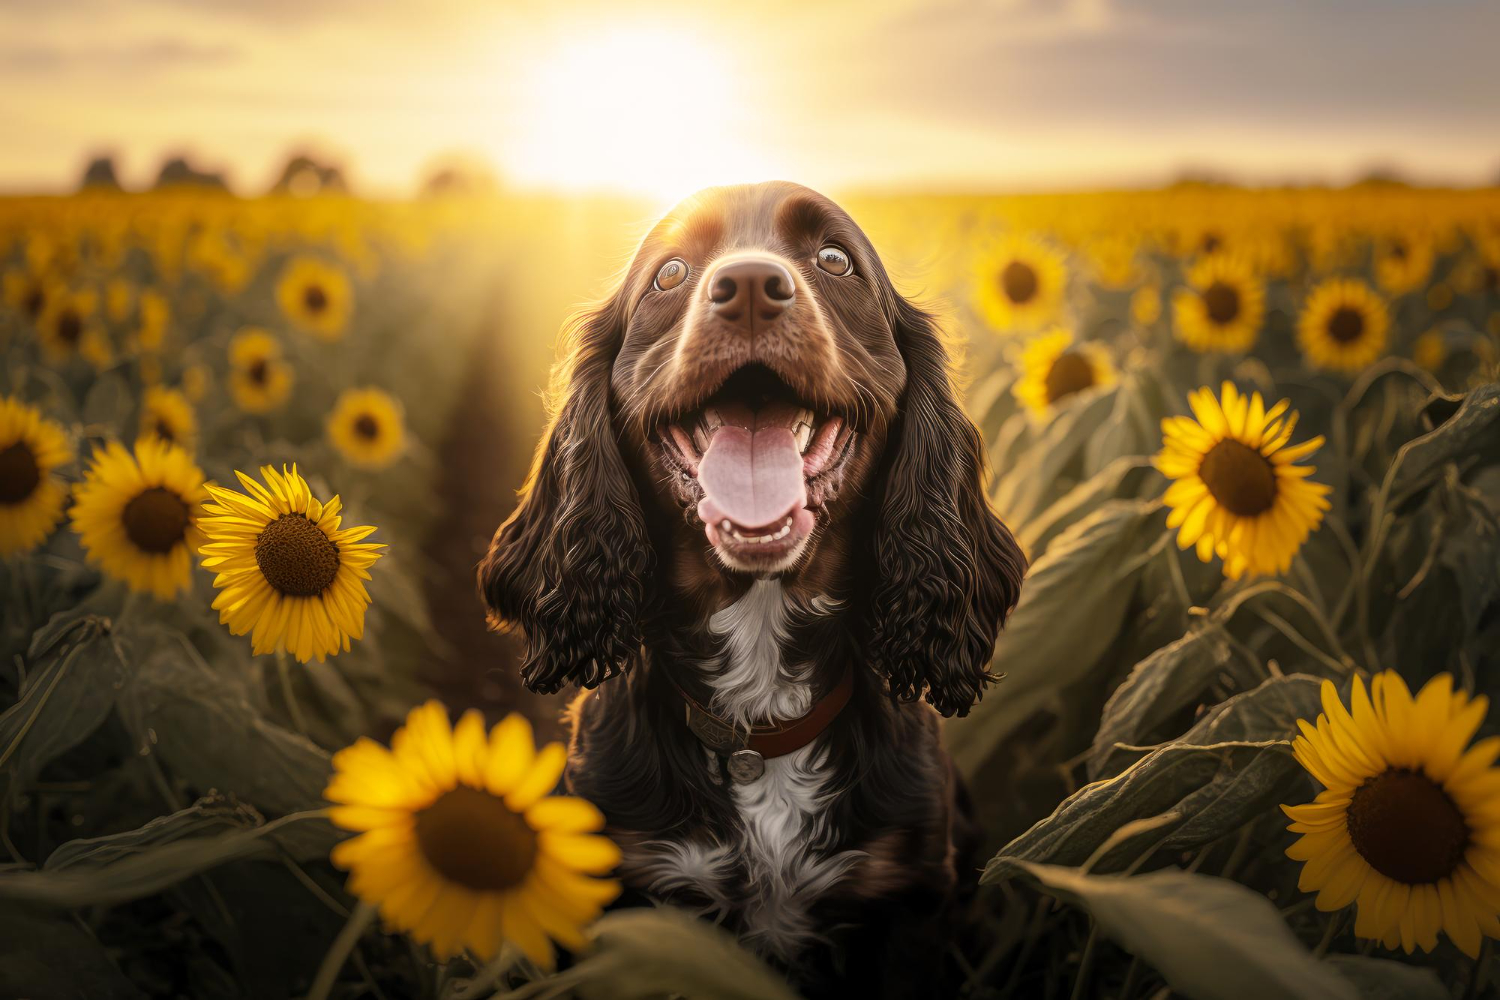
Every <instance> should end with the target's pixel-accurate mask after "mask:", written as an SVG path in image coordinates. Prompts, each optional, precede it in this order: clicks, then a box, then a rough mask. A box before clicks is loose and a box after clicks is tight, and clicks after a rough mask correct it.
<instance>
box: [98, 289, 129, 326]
mask: <svg viewBox="0 0 1500 1000" xmlns="http://www.w3.org/2000/svg"><path fill="white" fill-rule="evenodd" d="M134 309H135V286H134V285H132V284H131V283H130V282H129V281H127V280H126V279H124V278H112V279H110V282H109V284H108V285H106V286H105V288H104V312H105V315H107V316H108V317H109V320H110V322H111V323H123V322H125V320H126V319H128V318H129V317H130V313H131V311H132V310H134Z"/></svg>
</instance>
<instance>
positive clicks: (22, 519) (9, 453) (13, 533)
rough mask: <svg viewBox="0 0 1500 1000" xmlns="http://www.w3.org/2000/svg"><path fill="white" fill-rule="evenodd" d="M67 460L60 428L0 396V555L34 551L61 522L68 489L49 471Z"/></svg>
mask: <svg viewBox="0 0 1500 1000" xmlns="http://www.w3.org/2000/svg"><path fill="white" fill-rule="evenodd" d="M71 461H73V446H72V445H71V444H69V443H68V438H67V435H66V434H65V433H64V432H63V429H62V425H60V424H57V423H54V422H53V421H51V420H47V419H45V418H44V417H43V416H42V414H41V411H40V410H38V409H37V408H36V407H34V406H27V405H26V404H25V403H23V402H21V401H20V400H19V399H16V398H14V397H11V396H4V397H0V556H9V555H14V554H15V553H17V552H25V551H26V550H28V549H31V548H35V547H36V546H37V545H40V544H41V543H42V542H43V541H44V540H45V539H46V537H47V536H48V535H50V534H51V533H52V529H53V528H54V527H56V526H57V522H58V521H61V520H62V510H63V502H64V501H65V500H66V499H67V491H66V490H65V489H64V488H63V485H62V483H61V482H60V481H59V480H58V478H57V477H56V476H54V475H52V470H54V469H56V468H58V467H59V466H62V465H67V464H68V463H69V462H71Z"/></svg>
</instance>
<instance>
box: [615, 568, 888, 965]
mask: <svg viewBox="0 0 1500 1000" xmlns="http://www.w3.org/2000/svg"><path fill="white" fill-rule="evenodd" d="M788 613H789V611H788V607H787V599H786V595H785V593H784V592H783V590H782V587H781V584H780V583H779V582H778V581H776V580H757V581H756V582H755V583H754V584H752V585H751V587H750V590H749V591H748V592H747V593H746V594H745V595H744V596H743V597H741V598H740V599H739V600H738V601H736V602H735V603H734V604H732V605H730V606H729V607H727V608H725V609H724V610H722V611H720V612H718V613H717V614H715V615H714V616H713V618H712V619H710V621H709V628H710V630H711V631H712V632H713V633H714V634H715V635H717V636H719V637H721V638H722V640H723V643H724V656H723V660H722V662H720V663H718V664H715V665H714V666H716V667H717V668H718V669H717V672H715V673H713V674H712V675H711V676H710V677H708V679H707V680H708V683H709V685H710V686H711V687H712V688H713V689H714V694H713V704H712V710H713V712H714V714H716V715H718V716H719V717H720V718H723V719H725V720H727V721H730V722H733V723H734V724H736V725H749V724H751V723H753V722H757V721H761V720H764V719H767V718H777V719H793V718H796V717H797V716H800V715H803V714H805V713H806V712H807V711H808V709H809V708H810V707H811V705H812V691H811V688H810V687H809V685H808V684H807V683H806V682H805V681H804V680H803V679H802V678H801V676H800V674H801V671H799V670H798V669H797V668H798V667H799V666H800V665H799V664H791V665H788V664H784V663H782V659H781V642H780V640H782V639H784V638H785V635H786V628H787V618H788ZM705 753H706V754H707V755H708V758H707V759H708V763H709V766H711V767H714V768H717V767H718V766H719V765H718V761H717V759H716V758H715V757H714V755H713V753H712V752H710V751H707V750H705ZM827 756H828V754H827V749H826V748H825V747H823V746H822V745H821V741H818V740H815V741H814V742H812V743H811V744H809V745H807V746H805V747H803V748H801V749H800V750H796V751H794V752H792V753H789V754H786V755H784V756H781V757H774V758H772V759H770V760H767V761H766V769H765V774H763V775H762V776H761V777H760V778H759V779H758V780H756V781H752V782H749V783H747V784H734V785H731V786H730V790H731V794H732V795H733V796H734V802H735V805H736V807H737V808H738V810H739V814H740V819H741V821H742V822H743V824H744V837H743V840H742V841H741V842H740V843H737V844H712V845H709V844H700V843H678V844H671V845H666V844H661V843H657V844H655V845H653V847H654V850H653V857H651V859H650V860H649V861H646V863H645V864H644V865H642V866H641V867H642V868H644V869H646V870H648V871H649V875H650V877H651V879H652V884H651V887H650V888H651V890H652V891H653V892H662V891H664V890H665V891H667V892H670V891H671V890H672V889H674V888H684V887H687V886H691V887H692V888H695V889H697V890H698V891H699V892H701V893H703V894H704V895H706V896H707V897H708V898H709V899H710V900H714V901H715V902H716V904H717V905H716V906H715V907H714V908H715V909H719V910H728V909H731V908H734V909H737V910H738V911H739V916H740V918H741V921H742V923H743V926H744V934H743V939H744V941H745V943H746V944H748V945H750V946H751V947H753V948H756V949H757V950H760V951H762V952H766V953H769V954H773V955H776V956H778V957H780V958H783V959H791V958H793V957H794V956H795V955H796V954H797V952H799V951H801V950H802V947H803V946H804V945H805V944H807V943H808V940H809V937H810V935H811V934H812V922H811V921H810V920H809V919H808V909H809V908H810V907H811V905H812V904H813V902H814V901H815V900H816V899H817V897H818V896H819V895H821V894H822V893H824V892H826V891H827V890H828V888H829V887H830V886H832V885H833V884H834V883H835V882H837V881H838V880H839V878H840V877H841V876H843V874H844V873H845V872H846V871H848V870H849V868H850V867H851V866H852V865H853V864H854V863H855V862H856V861H857V860H858V858H859V852H855V851H845V852H842V853H839V854H832V855H830V854H829V853H828V850H827V848H828V844H827V833H828V831H827V825H826V822H825V820H824V817H823V806H824V798H825V785H826V783H827V781H828V778H829V776H830V775H829V772H828V769H827V766H826V763H827ZM643 860H644V859H643ZM737 872H738V873H739V874H740V875H741V876H742V877H743V880H744V881H743V885H731V884H730V879H731V878H734V877H735V875H736V873H737Z"/></svg>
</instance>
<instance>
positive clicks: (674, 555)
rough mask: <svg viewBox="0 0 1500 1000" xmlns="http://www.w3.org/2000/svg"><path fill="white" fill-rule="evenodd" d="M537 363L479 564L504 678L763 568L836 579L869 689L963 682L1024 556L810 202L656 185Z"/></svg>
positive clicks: (938, 388)
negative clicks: (873, 673)
mask: <svg viewBox="0 0 1500 1000" xmlns="http://www.w3.org/2000/svg"><path fill="white" fill-rule="evenodd" d="M557 385H558V389H559V393H558V396H559V407H558V410H557V413H556V416H555V417H554V420H553V423H552V427H551V429H550V431H549V432H548V434H547V437H546V439H545V440H544V442H543V444H542V446H541V448H540V450H539V452H538V456H537V461H536V465H535V467H534V469H533V474H532V477H531V480H530V482H529V483H528V485H527V488H526V490H525V493H524V495H523V499H522V501H521V505H520V507H519V508H518V509H517V511H516V512H515V514H513V515H512V516H511V518H510V520H508V521H507V522H506V523H505V524H503V525H502V526H501V527H500V529H499V531H497V532H496V535H495V540H494V542H493V543H492V545H491V547H490V552H489V554H488V555H487V556H486V558H485V559H484V561H483V563H482V564H481V566H480V586H481V591H482V593H483V595H484V597H485V599H486V601H487V602H488V604H489V606H490V609H491V612H492V617H493V618H494V619H495V620H496V621H497V622H499V623H513V624H517V625H519V626H520V627H521V628H522V629H523V630H524V631H525V632H526V635H527V638H528V640H529V643H530V650H529V656H528V661H527V664H526V667H525V669H524V673H523V676H524V678H525V680H526V682H527V683H528V684H529V685H530V686H532V687H533V688H535V689H538V690H547V691H551V690H556V689H557V688H558V687H559V686H560V685H561V684H562V683H563V682H565V681H574V682H577V683H581V684H584V685H588V686H592V685H594V684H597V683H599V682H600V681H602V680H603V679H604V678H606V677H608V676H610V675H611V674H613V673H615V672H616V671H618V670H620V669H624V668H626V667H628V666H629V665H630V664H631V663H632V662H633V661H634V660H635V659H636V658H637V657H638V655H639V653H640V645H641V625H642V621H643V617H644V616H645V615H646V614H647V613H648V609H649V608H651V607H653V606H656V605H659V604H660V603H661V602H664V601H671V600H674V599H676V600H682V601H692V600H699V601H705V600H706V601H708V602H709V603H710V604H712V603H714V601H715V600H716V599H717V595H718V594H720V593H721V592H722V591H723V590H725V589H728V590H730V591H731V592H732V590H733V588H735V587H736V586H743V584H744V582H745V581H748V580H749V579H750V578H751V577H754V576H765V575H773V574H774V575H778V576H781V577H782V578H783V579H784V580H785V581H787V582H788V583H789V584H790V585H792V586H802V587H805V588H807V589H810V590H818V591H823V592H833V591H837V592H839V593H840V594H841V595H842V594H846V593H847V594H855V595H857V596H858V599H859V600H860V601H861V602H862V603H863V604H864V605H865V608H864V611H865V614H866V619H867V620H866V623H865V624H866V626H867V627H866V628H863V629H861V630H860V632H861V635H862V637H863V640H864V641H863V646H864V649H863V652H864V654H865V656H866V657H867V658H868V659H869V661H870V662H871V663H872V664H873V665H874V666H875V667H876V668H877V669H878V670H880V671H881V672H882V673H883V674H884V676H885V677H886V679H887V682H888V684H889V687H890V690H891V693H892V695H893V696H895V697H898V698H902V699H913V698H916V697H918V696H920V695H922V694H923V693H924V692H925V693H926V696H927V698H928V700H929V701H931V702H932V703H933V704H934V705H936V706H937V707H938V708H939V709H940V710H942V711H943V712H944V713H946V714H951V713H953V712H959V713H962V712H964V711H967V709H968V707H969V706H970V705H971V704H972V703H973V702H974V701H975V700H976V699H977V698H978V697H979V695H980V693H981V691H982V689H983V685H984V683H985V681H986V680H987V679H988V674H987V672H986V665H987V663H988V660H989V656H990V654H991V651H992V649H993V646H994V640H995V635H996V633H997V631H998V629H999V627H1000V625H1001V623H1002V622H1003V620H1004V617H1005V615H1006V614H1007V612H1008V611H1009V609H1010V608H1011V607H1012V606H1014V604H1015V601H1016V597H1017V594H1018V590H1019V586H1020V579H1021V575H1022V573H1023V571H1024V560H1023V558H1022V556H1021V553H1020V551H1019V549H1018V548H1017V546H1016V544H1015V542H1014V541H1013V539H1012V538H1011V535H1010V533H1009V532H1008V531H1007V530H1006V528H1005V526H1004V525H1002V524H1001V523H1000V521H999V520H998V519H997V518H996V517H995V515H994V514H993V512H991V510H990V508H989V505H988V503H987V502H986V500H985V496H984V493H983V489H982V483H981V480H982V473H983V449H982V445H981V442H980V440H979V436H978V433H977V432H976V431H975V429H974V427H973V425H972V424H971V423H970V422H969V420H968V419H967V417H965V415H964V414H963V411H962V410H961V408H960V407H959V406H958V403H957V402H956V400H955V398H954V393H953V388H952V385H951V382H950V379H949V374H948V361H947V355H946V353H945V351H944V349H943V345H942V341H941V339H940V337H939V335H938V333H937V331H936V329H935V327H934V325H933V323H932V321H931V319H930V317H928V316H927V315H926V314H925V313H923V312H922V311H921V310H919V309H917V308H916V307H915V306H913V305H912V304H911V303H909V302H907V301H906V300H905V299H903V298H902V297H901V296H900V295H899V294H897V292H896V291H895V289H894V288H893V287H892V285H891V283H890V280H889V278H888V277H887V276H886V273H885V270H884V268H883V267H882V265H881V262H880V259H879V257H878V256H877V255H876V253H875V250H874V248H873V247H872V246H871V244H870V242H869V240H868V239H867V238H866V237H865V235H864V233H863V232H862V231H861V230H860V229H859V227H858V226H857V225H855V224H854V222H853V220H852V219H850V218H849V216H848V215H847V214H846V213H845V212H844V211H843V210H842V209H840V208H839V207H838V206H837V205H835V204H834V203H833V202H831V201H829V200H828V199H827V198H824V197H822V196H821V195H819V194H817V193H815V192H813V191H810V190H808V189H806V188H803V187H799V186H797V185H793V184H784V183H776V184H761V185H755V186H749V187H736V188H722V189H713V190H709V191H706V192H703V193H701V194H698V195H696V196H694V197H692V198H690V199H688V200H687V201H685V202H683V203H682V204H680V205H678V206H677V207H676V208H675V209H673V210H672V211H671V212H670V213H669V214H668V215H667V216H666V217H665V218H664V219H662V220H661V222H659V223H658V224H657V225H656V226H655V227H654V228H653V229H652V230H651V232H650V233H649V234H648V235H647V237H646V238H645V240H644V241H643V242H642V244H641V246H640V248H639V250H638V251H637V252H636V255H635V258H634V260H633V261H632V263H631V265H630V267H629V269H628V270H627V272H626V273H625V275H624V277H623V278H622V280H621V281H620V284H619V286H618V287H617V289H616V290H615V291H614V293H613V294H612V295H611V296H610V297H609V298H608V299H607V300H606V301H604V302H603V303H602V304H600V305H599V306H597V307H596V308H594V309H592V310H590V311H588V312H586V313H584V314H583V315H581V316H579V317H578V318H576V319H575V321H574V322H573V325H572V329H571V331H570V351H569V354H568V356H567V358H566V359H565V360H564V362H563V364H562V365H561V366H560V367H559V372H558V377H557Z"/></svg>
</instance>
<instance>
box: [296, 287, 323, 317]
mask: <svg viewBox="0 0 1500 1000" xmlns="http://www.w3.org/2000/svg"><path fill="white" fill-rule="evenodd" d="M302 304H303V305H305V306H307V308H308V311H309V312H315V313H317V312H322V311H323V310H324V309H326V308H328V293H327V292H325V291H323V289H322V287H320V286H318V285H308V286H307V287H306V288H305V289H303V290H302Z"/></svg>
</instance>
